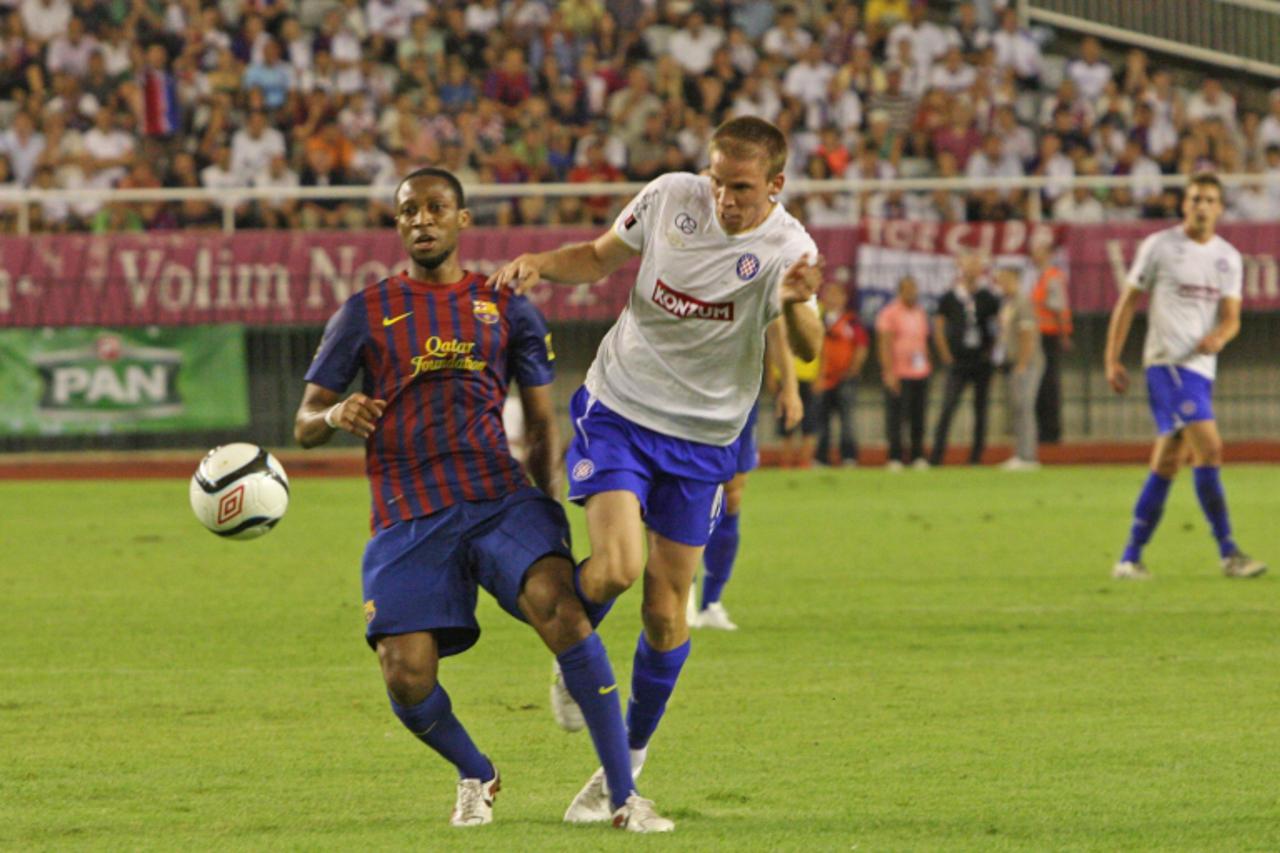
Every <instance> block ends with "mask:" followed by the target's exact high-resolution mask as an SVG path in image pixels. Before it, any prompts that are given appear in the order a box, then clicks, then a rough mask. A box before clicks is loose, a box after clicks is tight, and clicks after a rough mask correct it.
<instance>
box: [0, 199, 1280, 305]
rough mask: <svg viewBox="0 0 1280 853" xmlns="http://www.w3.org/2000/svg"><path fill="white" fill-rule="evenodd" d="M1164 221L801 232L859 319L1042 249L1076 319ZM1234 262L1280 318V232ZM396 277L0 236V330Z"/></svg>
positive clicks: (388, 245)
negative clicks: (847, 288) (969, 271)
mask: <svg viewBox="0 0 1280 853" xmlns="http://www.w3.org/2000/svg"><path fill="white" fill-rule="evenodd" d="M1161 227H1167V223H1127V224H1106V225H1088V226H1087V225H1077V226H1049V225H1045V224H1033V223H1023V222H1006V223H1000V224H993V223H959V224H953V225H939V224H929V223H911V222H868V223H864V224H863V225H861V226H859V227H858V228H856V229H855V228H849V229H840V228H822V229H813V231H812V233H813V236H814V239H815V240H816V241H817V243H818V248H819V250H820V251H821V252H822V255H823V257H824V259H825V260H826V268H827V273H828V276H829V277H830V278H832V279H834V280H836V281H840V282H842V283H847V284H856V285H857V286H858V287H859V289H860V290H861V291H862V308H863V313H864V314H870V313H874V311H875V308H876V307H877V306H878V304H879V303H881V302H882V301H883V300H884V299H885V298H887V297H888V295H889V294H890V293H891V292H892V290H893V289H894V288H895V287H896V281H897V279H898V278H900V277H901V276H902V275H904V274H907V273H911V274H913V275H916V276H917V277H918V278H920V279H921V285H922V288H923V289H924V290H925V291H926V292H927V293H930V294H932V293H933V292H934V291H937V292H939V293H940V292H941V291H942V290H944V289H945V288H946V287H947V286H949V282H950V281H951V280H952V278H953V276H954V256H955V255H956V254H957V253H959V252H960V251H962V250H964V249H976V250H979V251H982V252H983V253H984V254H987V255H989V256H991V257H993V258H997V259H1003V260H1006V261H1008V260H1010V259H1017V260H1022V259H1025V257H1026V252H1027V251H1028V249H1029V247H1030V246H1031V245H1033V244H1034V243H1036V242H1038V241H1040V240H1050V241H1052V242H1053V243H1054V244H1055V245H1057V246H1058V247H1059V248H1060V253H1059V254H1060V257H1061V258H1062V259H1063V261H1064V262H1065V263H1066V264H1067V266H1068V267H1069V268H1070V271H1071V280H1070V289H1071V299H1072V303H1073V307H1074V308H1075V310H1077V311H1084V312H1089V311H1106V310H1109V309H1110V307H1111V305H1112V304H1113V303H1114V302H1115V297H1116V293H1117V292H1118V288H1119V287H1120V286H1122V284H1123V281H1124V275H1125V271H1126V269H1127V267H1128V265H1129V263H1130V262H1131V261H1132V259H1133V254H1134V251H1135V250H1136V248H1137V244H1138V242H1139V241H1140V240H1141V238H1142V237H1143V236H1145V235H1146V234H1149V233H1151V232H1152V231H1154V230H1157V229H1158V228H1161ZM598 233H599V231H598V230H595V229H569V228H505V229H499V228H474V229H471V230H469V231H467V232H466V233H465V234H464V235H463V237H462V257H463V258H464V259H465V261H466V264H465V265H466V267H467V268H468V269H473V270H476V271H479V272H489V271H492V270H493V269H496V268H497V267H498V266H499V265H501V264H502V263H504V262H505V261H507V260H509V259H511V258H513V257H515V256H516V255H519V254H521V253H522V252H531V251H540V250H543V249H549V248H554V247H556V246H560V245H563V244H564V243H567V242H572V241H577V240H589V239H592V238H594V237H595V236H597V235H598ZM1221 233H1222V235H1223V236H1224V237H1225V238H1226V239H1228V240H1230V241H1231V242H1232V244H1233V245H1235V246H1236V247H1237V248H1238V249H1240V251H1241V252H1242V253H1243V254H1244V256H1245V307H1246V308H1247V309H1253V310H1275V309H1280V274H1278V268H1277V261H1276V255H1275V247H1276V246H1280V223H1249V224H1245V223H1235V224H1230V225H1224V226H1223V227H1222V229H1221ZM402 268H403V252H402V250H401V248H400V244H399V240H398V238H397V237H396V235H395V233H394V232H393V231H390V230H387V231H363V232H343V231H334V232H322V233H301V232H268V231H250V232H240V233H237V234H233V235H223V234H217V233H208V232H199V233H194V232H193V233H182V232H176V233H172V234H164V233H159V232H154V233H150V234H120V235H102V236H98V235H84V234H72V235H44V236H37V237H0V328H3V327H32V326H142V325H158V326H175V325H177V326H185V325H197V324H206V323H219V322H239V323H246V324H250V325H289V324H307V325H314V324H320V323H323V322H324V321H325V320H327V319H328V317H329V315H330V314H332V313H333V311H334V310H335V309H336V308H337V307H338V306H339V305H340V304H341V303H342V301H343V300H345V299H346V298H347V297H348V296H349V295H351V294H352V293H355V292H357V291H358V290H359V289H361V288H362V287H365V286H367V285H369V284H372V283H374V282H375V281H377V280H378V279H380V278H382V277H383V276H385V275H387V274H388V273H392V272H396V271H398V270H400V269H402ZM633 270H634V266H631V265H629V266H628V267H624V268H623V269H622V270H621V271H619V272H618V273H616V274H615V275H613V276H611V277H610V278H608V279H606V280H604V281H600V282H596V283H594V284H589V285H581V286H564V285H550V284H546V283H543V284H540V285H538V287H537V288H535V290H534V291H533V293H532V297H533V299H534V301H535V302H536V303H537V304H538V306H539V307H540V308H541V309H542V311H543V313H544V314H546V315H547V317H548V319H551V320H553V321H561V322H564V321H574V320H604V321H607V320H611V319H613V318H614V317H616V316H617V315H618V312H619V311H621V310H622V307H623V306H624V305H625V304H626V299H627V294H628V292H629V289H630V284H631V278H630V276H631V274H632V272H633Z"/></svg>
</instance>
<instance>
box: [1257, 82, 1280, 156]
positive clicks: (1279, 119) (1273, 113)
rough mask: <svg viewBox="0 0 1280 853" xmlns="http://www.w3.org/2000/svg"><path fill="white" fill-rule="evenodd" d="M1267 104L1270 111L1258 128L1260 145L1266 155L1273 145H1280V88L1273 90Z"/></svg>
mask: <svg viewBox="0 0 1280 853" xmlns="http://www.w3.org/2000/svg"><path fill="white" fill-rule="evenodd" d="M1267 103H1268V108H1269V110H1270V111H1269V112H1268V113H1267V117H1266V118H1264V119H1263V120H1262V123H1261V124H1260V126H1259V127H1258V143H1259V147H1260V148H1261V149H1262V151H1263V152H1264V153H1265V152H1266V150H1267V149H1268V148H1269V147H1271V146H1272V145H1280V88H1276V89H1272V90H1271V95H1270V97H1269V98H1268V101H1267Z"/></svg>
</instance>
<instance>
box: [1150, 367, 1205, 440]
mask: <svg viewBox="0 0 1280 853" xmlns="http://www.w3.org/2000/svg"><path fill="white" fill-rule="evenodd" d="M1147 400H1148V402H1149V403H1150V404H1151V416H1152V417H1153V418H1155V421H1156V430H1157V431H1158V432H1159V433H1160V435H1172V434H1173V433H1176V432H1178V431H1180V430H1181V429H1182V428H1183V427H1185V426H1186V425H1187V424H1189V423H1191V422H1192V421H1211V420H1213V419H1214V417H1213V380H1212V379H1210V378H1209V377H1207V376H1203V375H1201V374H1199V373H1196V372H1195V371H1194V370H1187V369H1186V368H1185V367H1174V366H1173V365H1171V364H1157V365H1152V366H1151V367H1148V368H1147Z"/></svg>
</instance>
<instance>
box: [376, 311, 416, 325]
mask: <svg viewBox="0 0 1280 853" xmlns="http://www.w3.org/2000/svg"><path fill="white" fill-rule="evenodd" d="M412 313H413V312H412V311H406V312H404V313H403V314H401V315H400V316H398V317H383V318H382V326H383V328H386V327H387V326H394V325H395V324H396V323H399V322H400V321H401V320H403V319H404V318H405V317H408V316H409V315H410V314H412Z"/></svg>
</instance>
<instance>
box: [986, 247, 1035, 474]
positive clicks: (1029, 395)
mask: <svg viewBox="0 0 1280 853" xmlns="http://www.w3.org/2000/svg"><path fill="white" fill-rule="evenodd" d="M1021 280H1022V276H1021V273H1020V271H1019V270H1018V268H1017V267H1011V266H1010V267H1001V268H1000V269H998V270H997V271H996V286H997V288H998V289H999V291H1000V299H1001V305H1000V339H1001V341H1002V343H1003V347H1004V353H1005V361H1006V363H1007V365H1008V368H1009V397H1010V403H1011V408H1012V410H1013V435H1014V453H1013V456H1012V457H1011V458H1010V459H1009V460H1008V461H1006V462H1005V463H1004V465H1003V466H1002V467H1003V468H1004V469H1005V470H1006V471H1032V470H1035V469H1036V468H1039V467H1040V461H1039V448H1038V447H1037V443H1036V394H1037V392H1038V390H1039V388H1040V379H1041V376H1042V375H1043V374H1044V365H1045V358H1044V352H1043V351H1042V349H1041V345H1040V330H1039V324H1038V323H1037V321H1036V312H1035V309H1034V308H1033V307H1032V305H1031V300H1029V299H1028V298H1027V296H1026V294H1024V293H1022V291H1021Z"/></svg>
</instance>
